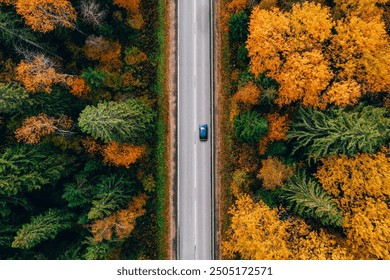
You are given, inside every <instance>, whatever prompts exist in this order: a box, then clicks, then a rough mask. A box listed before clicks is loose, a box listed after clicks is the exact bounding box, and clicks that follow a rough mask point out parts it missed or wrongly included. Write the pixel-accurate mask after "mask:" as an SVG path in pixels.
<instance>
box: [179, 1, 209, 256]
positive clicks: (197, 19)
mask: <svg viewBox="0 0 390 280" xmlns="http://www.w3.org/2000/svg"><path fill="white" fill-rule="evenodd" d="M177 2H178V196H177V199H178V217H177V219H178V221H177V222H178V226H177V237H178V239H177V258H178V259H181V260H195V259H196V260H209V259H213V255H214V253H213V233H212V231H213V229H212V220H213V219H212V190H211V187H212V177H211V172H212V171H211V160H212V158H211V152H212V150H211V139H210V136H211V135H212V134H211V132H212V124H211V106H212V104H211V90H210V84H211V70H210V69H211V68H210V67H211V66H210V60H211V55H210V54H211V51H210V49H211V48H210V32H211V30H210V16H211V15H210V14H211V13H210V0H178V1H177ZM201 123H207V124H208V125H209V140H208V141H207V142H200V141H199V124H201Z"/></svg>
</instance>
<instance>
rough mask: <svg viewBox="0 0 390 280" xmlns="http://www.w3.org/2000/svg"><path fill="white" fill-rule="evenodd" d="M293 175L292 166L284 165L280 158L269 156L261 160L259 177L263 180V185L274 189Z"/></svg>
mask: <svg viewBox="0 0 390 280" xmlns="http://www.w3.org/2000/svg"><path fill="white" fill-rule="evenodd" d="M292 175H293V170H292V168H291V167H290V166H286V165H284V164H283V163H282V162H281V161H280V160H279V159H277V158H275V157H269V158H267V159H265V160H262V161H261V168H260V171H259V173H258V174H257V178H259V179H261V180H263V187H264V188H265V189H268V190H274V189H275V188H276V187H278V186H281V185H282V184H283V182H285V181H286V180H288V179H289V178H290V177H291V176H292Z"/></svg>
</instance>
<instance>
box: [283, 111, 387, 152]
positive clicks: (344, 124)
mask: <svg viewBox="0 0 390 280" xmlns="http://www.w3.org/2000/svg"><path fill="white" fill-rule="evenodd" d="M386 114H387V112H386V109H385V108H376V107H373V106H364V107H360V108H358V109H357V110H355V111H347V110H344V109H331V110H329V111H328V112H322V111H317V110H311V109H300V111H299V113H298V117H297V119H296V121H295V122H294V123H293V124H292V126H291V128H292V129H291V130H290V131H289V132H288V134H287V135H288V138H289V139H290V141H291V142H293V143H294V149H293V152H296V151H297V150H300V149H302V150H305V151H307V153H306V155H307V156H308V157H309V158H310V157H313V158H314V159H317V158H321V157H325V156H327V155H334V154H339V153H342V154H346V155H350V156H352V155H355V154H356V153H358V152H365V153H375V152H376V151H377V150H378V149H379V148H380V147H381V146H382V145H384V144H385V143H386V141H387V140H389V139H390V118H388V117H387V116H386Z"/></svg>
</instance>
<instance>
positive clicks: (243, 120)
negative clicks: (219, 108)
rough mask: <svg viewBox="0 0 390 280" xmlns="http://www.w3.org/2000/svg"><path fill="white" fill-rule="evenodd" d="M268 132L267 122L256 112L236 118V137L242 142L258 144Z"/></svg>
mask: <svg viewBox="0 0 390 280" xmlns="http://www.w3.org/2000/svg"><path fill="white" fill-rule="evenodd" d="M267 130H268V124H267V121H266V120H265V119H264V118H262V117H260V115H259V113H257V112H255V111H249V112H246V113H244V114H241V115H238V116H237V117H235V118H234V135H235V136H236V138H237V139H238V140H240V141H242V142H248V143H256V142H258V141H259V140H260V138H261V136H262V135H263V134H264V133H265V132H266V131H267Z"/></svg>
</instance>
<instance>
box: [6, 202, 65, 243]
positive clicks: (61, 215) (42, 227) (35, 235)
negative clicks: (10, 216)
mask: <svg viewBox="0 0 390 280" xmlns="http://www.w3.org/2000/svg"><path fill="white" fill-rule="evenodd" d="M70 220H71V215H70V214H69V213H67V212H63V211H60V210H58V209H49V210H48V211H47V212H45V213H43V214H41V215H38V216H35V217H32V219H31V222H30V223H28V224H25V225H23V226H22V228H21V229H20V230H19V231H18V232H17V234H16V236H15V239H14V241H13V242H12V247H13V248H20V249H30V248H32V247H34V246H36V245H38V244H39V243H41V242H42V241H45V240H48V239H54V238H55V237H56V235H57V234H58V232H60V231H62V230H65V229H69V228H70V227H71V222H70Z"/></svg>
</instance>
